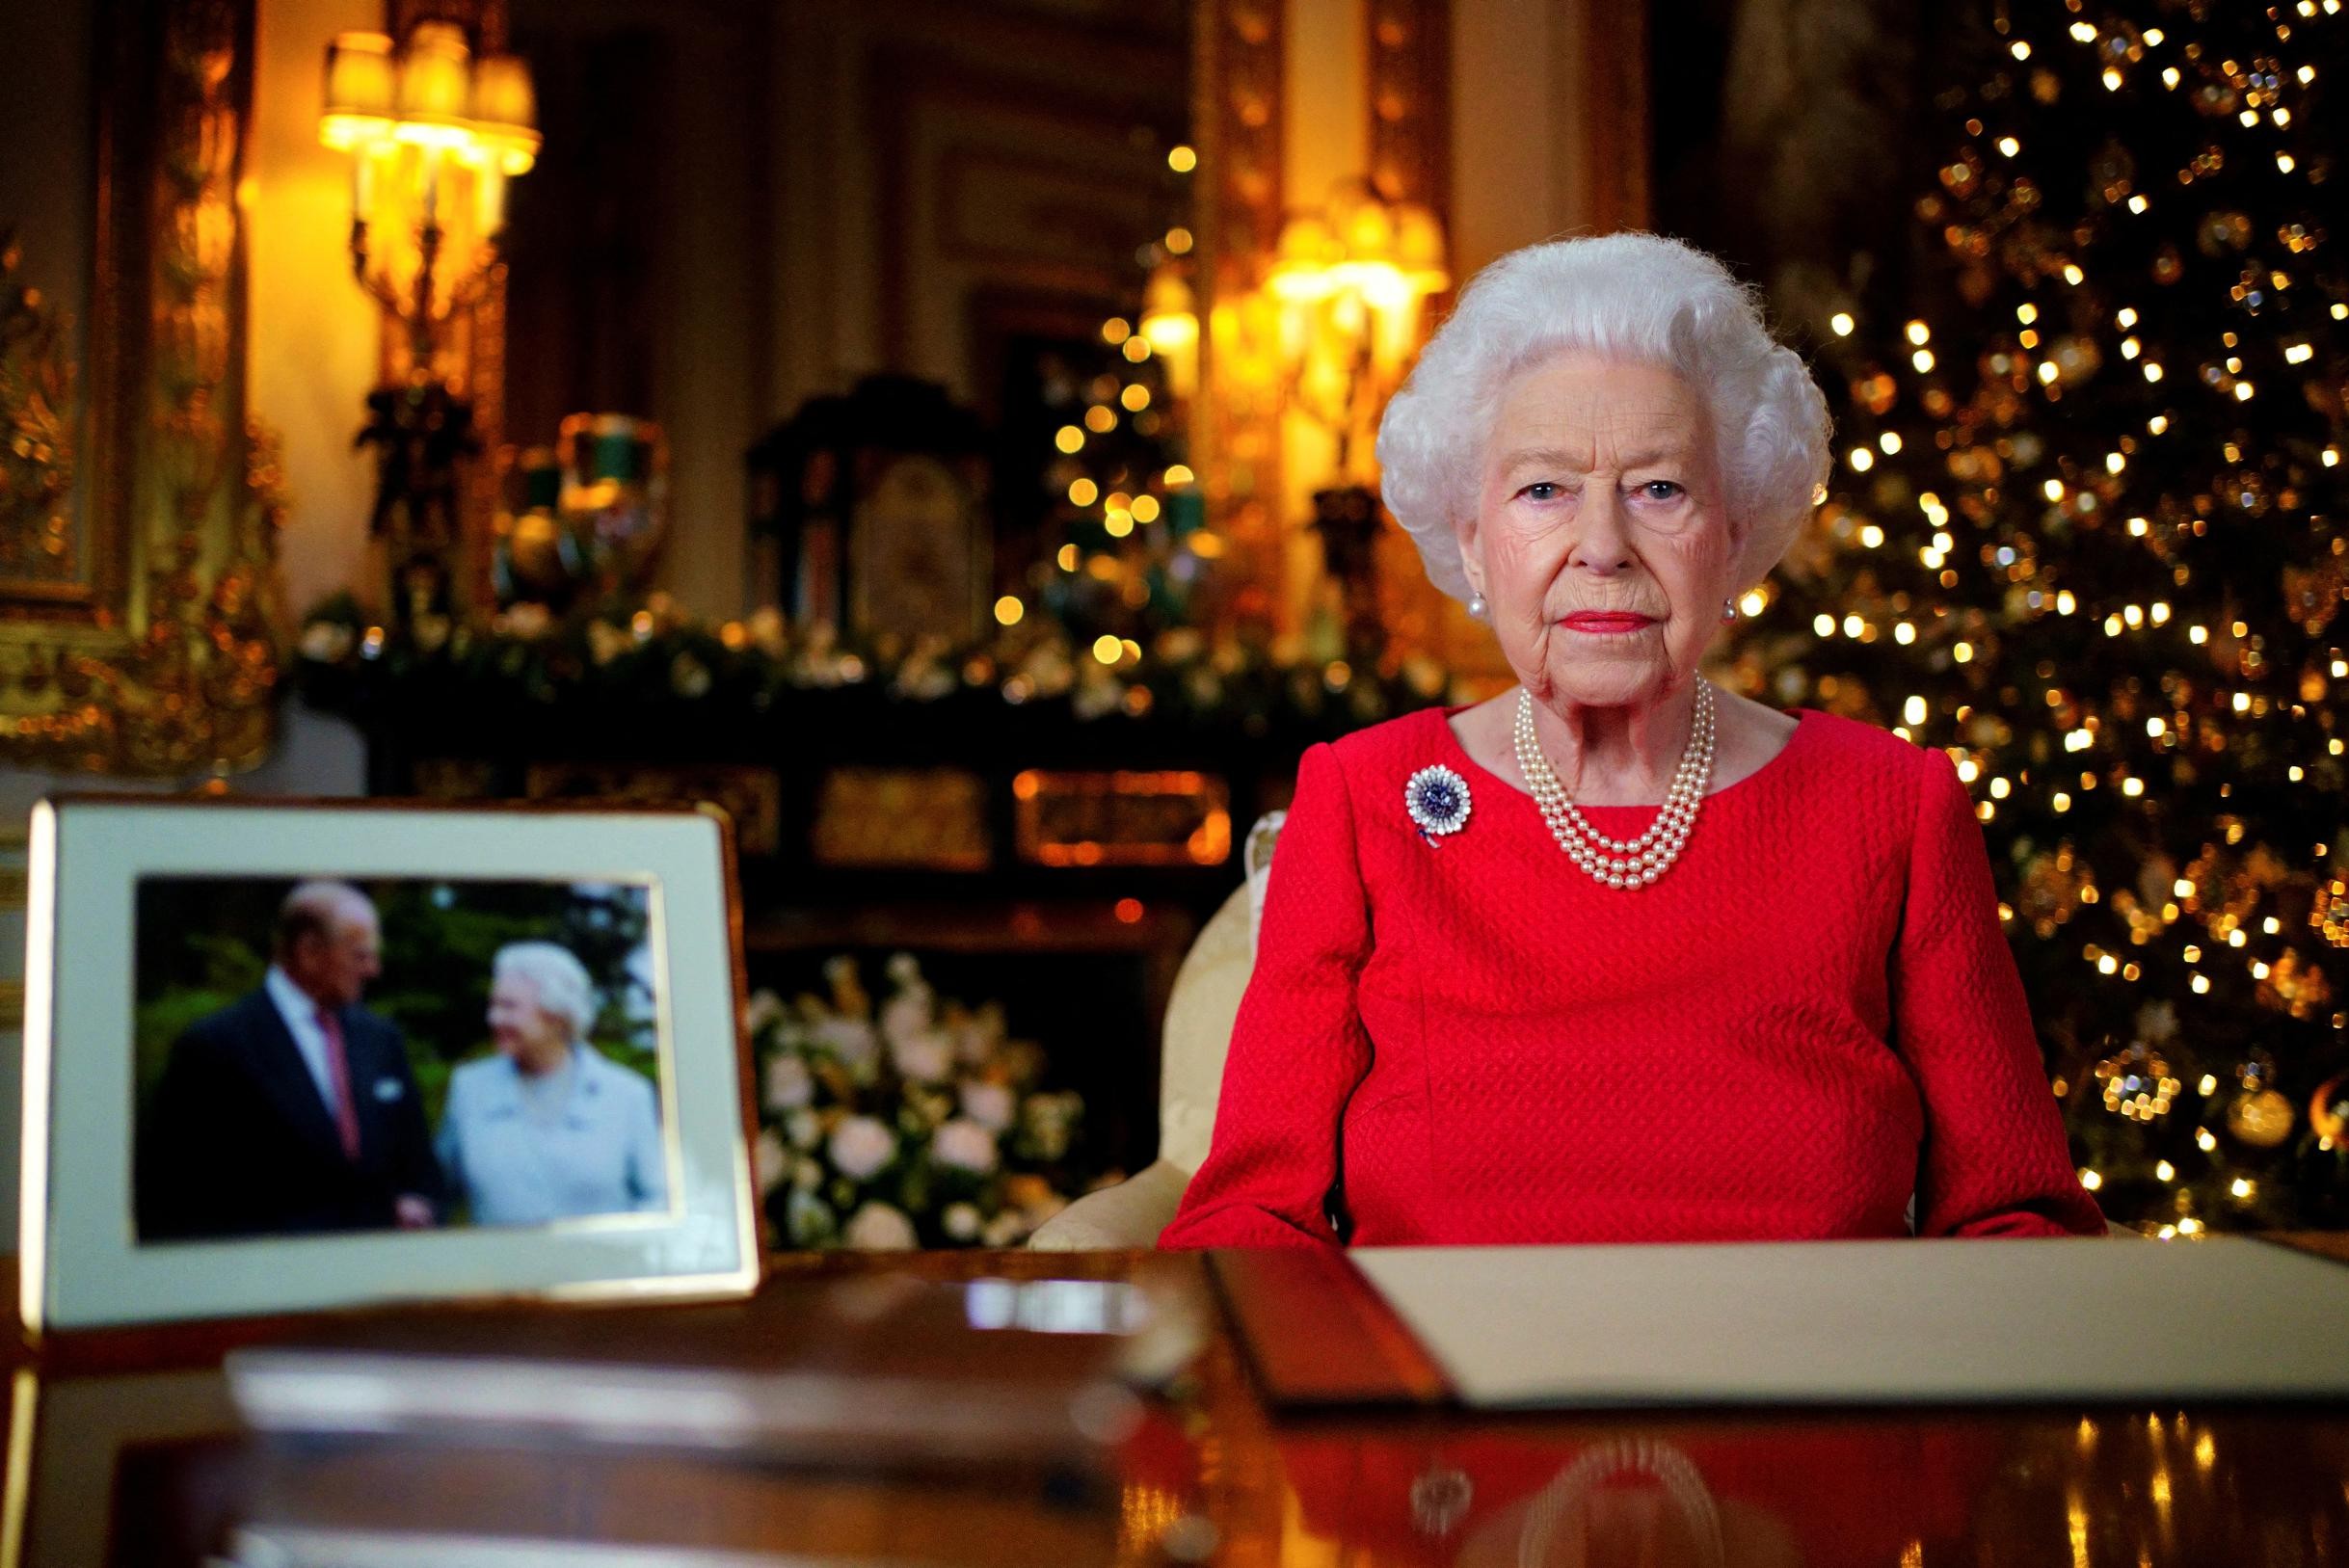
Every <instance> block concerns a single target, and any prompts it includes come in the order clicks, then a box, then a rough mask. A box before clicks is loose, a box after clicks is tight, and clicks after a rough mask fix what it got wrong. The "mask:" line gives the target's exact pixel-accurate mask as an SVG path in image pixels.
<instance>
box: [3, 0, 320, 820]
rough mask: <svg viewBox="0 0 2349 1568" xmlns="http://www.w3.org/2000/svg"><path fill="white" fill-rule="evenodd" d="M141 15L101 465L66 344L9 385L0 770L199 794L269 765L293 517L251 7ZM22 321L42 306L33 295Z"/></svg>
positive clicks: (103, 282)
mask: <svg viewBox="0 0 2349 1568" xmlns="http://www.w3.org/2000/svg"><path fill="white" fill-rule="evenodd" d="M141 14H142V16H143V17H146V18H147V19H146V20H144V21H142V22H139V23H137V24H135V25H134V24H126V25H133V26H134V31H133V33H132V34H131V35H129V36H125V37H123V38H120V39H117V40H111V41H112V44H113V46H114V47H116V48H119V49H120V50H122V51H125V52H126V53H127V54H128V55H130V56H132V57H137V56H144V57H146V58H147V60H148V61H151V62H152V65H151V66H148V67H144V68H126V69H124V70H122V71H120V72H119V73H117V77H116V79H117V80H119V81H120V82H122V83H123V84H125V85H124V86H122V87H120V88H118V89H114V90H110V91H111V92H112V93H114V94H116V95H110V96H106V97H102V98H101V101H100V103H99V119H100V128H101V134H100V136H99V139H98V145H99V146H100V147H101V148H103V149H104V162H103V164H102V167H101V168H100V170H99V188H98V191H97V206H98V209H99V211H100V213H101V221H100V224H99V227H98V237H99V243H98V248H97V264H96V266H95V268H94V269H93V276H94V278H95V279H97V281H96V283H95V284H94V285H93V295H92V299H91V303H90V310H89V332H88V336H89V359H90V362H91V363H93V364H95V365H103V366H107V367H110V369H109V374H107V375H106V376H104V377H102V378H101V377H97V376H93V377H92V378H91V383H90V385H89V387H88V404H87V408H86V409H85V410H84V411H83V413H84V416H85V417H86V419H87V421H88V429H89V432H90V436H89V439H88V445H87V449H86V451H85V452H82V453H76V452H75V451H74V450H73V449H72V446H71V444H70V443H69V442H67V440H66V439H65V432H66V431H67V430H68V429H70V428H71V415H70V414H68V413H67V397H68V395H69V393H70V383H69V382H68V381H66V380H65V379H64V378H63V376H62V374H61V373H57V372H53V371H51V370H48V369H46V368H43V366H42V359H41V354H40V352H39V350H38V348H37V345H38V344H39V343H40V341H41V337H42V333H43V332H54V331H55V330H56V329H55V328H54V326H53V325H43V324H40V323H31V322H28V324H27V325H26V327H25V328H24V331H25V332H26V334H27V335H25V336H24V337H22V338H12V339H11V341H12V342H13V343H14V344H16V345H17V346H19V347H22V348H27V349H29V350H31V352H28V353H27V354H25V355H23V356H22V357H20V358H19V359H16V360H13V361H12V363H11V367H10V373H9V375H8V376H7V378H6V380H5V385H4V386H0V428H5V429H6V430H7V431H8V432H9V435H8V438H7V439H8V441H9V443H10V449H11V454H12V455H11V458H10V461H9V465H8V467H7V470H6V478H5V493H6V497H7V499H6V502H5V503H4V504H0V516H4V518H5V531H6V533H7V536H8V538H9V540H10V541H11V542H12V543H13V545H14V546H15V549H16V553H17V556H18V557H19V559H18V561H17V563H16V564H15V565H14V566H13V567H12V568H11V569H10V570H8V571H4V572H0V610H5V612H7V613H6V614H5V616H0V756H4V757H7V758H8V759H9V760H11V761H13V762H17V763H21V764H29V765H32V766H38V767H49V768H68V769H76V770H89V771H94V772H106V773H126V774H150V775H165V776H185V775H188V774H191V773H198V772H203V771H211V770H225V769H228V768H235V767H241V766H247V765H250V764H252V763H254V762H256V761H258V760H260V758H261V757H262V756H263V755H264V754H265V753H266V752H267V750H268V746H269V740H270V734H271V726H272V707H271V701H272V697H273V694H274V691H275V687H276V682H277V649H276V641H275V634H274V627H275V625H276V619H277V617H276V609H277V594H278V588H277V575H276V557H277V536H278V531H279V527H280V522H281V519H282V517H283V512H284V502H283V498H282V494H281V491H280V479H279V470H280V464H279V458H278V453H277V447H276V443H275V441H274V440H273V439H270V437H269V436H268V435H267V434H266V433H265V432H264V431H263V430H262V429H261V428H260V427H259V426H258V425H256V424H254V423H253V422H252V421H251V420H250V419H249V418H248V417H247V414H246V411H245V385H244V361H245V354H244V317H245V304H244V301H245V279H244V265H245V262H244V246H243V222H242V213H241V210H240V209H239V207H238V205H237V202H236V199H235V191H236V185H237V181H238V178H239V177H240V173H241V170H242V164H243V156H244V146H245V132H246V128H247V125H248V123H249V120H250V109H251V98H252V87H253V54H254V51H253V40H254V3H253V0H168V3H167V4H164V5H162V6H159V7H157V8H154V9H153V11H152V12H151V13H141ZM140 82H146V83H147V86H146V87H145V88H143V89H142V90H140V91H139V92H138V93H136V94H135V95H133V94H132V90H131V87H130V85H128V84H134V83H140ZM11 271H12V272H13V267H12V268H11ZM13 303H14V304H15V305H16V306H20V307H21V309H22V310H24V311H39V310H40V308H41V306H40V302H39V301H38V299H37V298H36V299H27V298H25V296H24V294H23V293H22V292H21V291H20V292H18V293H17V294H15V295H14V296H13ZM17 319H18V320H20V321H21V320H26V319H27V318H24V317H23V316H21V315H20V316H19V317H17ZM51 319H52V320H53V318H51ZM77 461H78V462H86V463H87V465H89V469H90V472H91V473H92V474H93V476H95V477H96V482H93V483H92V484H90V485H89V486H87V487H86V489H87V492H88V494H89V501H88V504H87V510H86V516H85V518H83V522H82V527H81V528H80V529H79V531H78V532H79V537H80V542H79V543H78V544H77V543H75V542H74V538H73V536H74V533H75V530H74V529H73V528H72V527H71V525H70V522H69V521H68V522H67V523H66V524H65V525H64V527H63V529H62V533H61V534H52V533H51V530H52V529H53V528H54V527H56V526H57V524H56V522H55V521H54V520H53V519H56V518H62V517H64V512H63V507H62V502H63V498H64V496H65V495H66V494H67V490H68V488H69V486H70V483H71V474H72V470H73V467H74V465H75V464H76V462H77ZM52 497H53V498H52ZM53 537H63V538H64V539H65V540H66V541H67V543H66V544H65V545H63V547H59V548H52V547H51V546H50V545H49V543H48V540H49V539H51V538H53ZM27 559H30V560H33V561H34V563H35V566H34V570H32V571H25V570H24V561H25V560H27Z"/></svg>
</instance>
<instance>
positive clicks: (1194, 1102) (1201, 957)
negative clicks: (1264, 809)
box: [1159, 811, 1288, 1172]
mask: <svg viewBox="0 0 2349 1568" xmlns="http://www.w3.org/2000/svg"><path fill="white" fill-rule="evenodd" d="M1287 817H1288V813H1287V812H1285V811H1274V812H1272V813H1271V814H1269V815H1268V816H1266V817H1263V818H1261V819H1260V820H1259V821H1258V822H1257V824H1256V826H1255V827H1253V828H1251V829H1249V830H1248V837H1247V838H1246V839H1245V840H1244V841H1243V843H1242V844H1241V866H1242V868H1243V869H1244V870H1245V871H1246V872H1247V881H1246V882H1245V883H1243V884H1242V885H1241V886H1240V887H1238V888H1235V889H1233V890H1232V895H1231V897H1229V898H1227V899H1225V900H1224V901H1223V906H1222V907H1221V908H1220V909H1218V910H1216V911H1215V915H1214V916H1213V917H1211V918H1210V919H1209V920H1208V922H1207V924H1206V926H1205V927H1204V928H1202V929H1201V931H1200V932H1199V936H1198V940H1196V941H1195V942H1193V943H1191V946H1190V951H1189V952H1188V953H1187V954H1185V955H1184V958H1183V967H1182V968H1181V969H1180V970H1177V971H1176V972H1175V982H1174V989H1173V991H1172V992H1171V993H1170V994H1169V995H1168V997H1167V998H1166V1026H1165V1030H1164V1032H1163V1034H1162V1035H1161V1051H1160V1064H1159V1158H1161V1159H1162V1160H1165V1161H1166V1162H1167V1163H1169V1164H1172V1165H1177V1166H1180V1167H1181V1168H1182V1169H1183V1170H1184V1171H1186V1172H1190V1171H1195V1170H1197V1169H1198V1168H1199V1167H1200V1166H1201V1165H1202V1164H1204V1163H1206V1160H1207V1149H1208V1144H1209V1141H1210V1140H1211V1139H1212V1138H1213V1137H1214V1135H1215V1099H1216V1096H1217V1095H1219V1094H1220V1093H1221V1092H1222V1089H1223V1059H1224V1057H1225V1056H1226V1055H1227V1054H1229V1052H1230V1050H1231V1049H1232V1023H1233V1021H1234V1020H1235V1019H1237V1018H1238V1017H1239V1016H1240V998H1241V995H1242V994H1243V993H1245V992H1246V990H1247V989H1248V971H1249V970H1251V969H1252V968H1253V967H1254V965H1255V961H1256V933H1257V930H1258V928H1259V927H1260V926H1261V924H1262V923H1263V919H1264V892H1265V882H1266V877H1267V875H1268V873H1269V871H1270V870H1271V866H1272V845H1273V842H1274V840H1275V839H1277V838H1278V837H1280V830H1281V824H1282V823H1283V822H1284V821H1285V820H1287Z"/></svg>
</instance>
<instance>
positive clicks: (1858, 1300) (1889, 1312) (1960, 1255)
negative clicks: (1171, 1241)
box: [1215, 1237, 2349, 1409]
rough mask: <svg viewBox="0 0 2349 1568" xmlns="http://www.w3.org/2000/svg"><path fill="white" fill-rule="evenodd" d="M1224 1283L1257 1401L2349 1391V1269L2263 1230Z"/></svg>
mask: <svg viewBox="0 0 2349 1568" xmlns="http://www.w3.org/2000/svg"><path fill="white" fill-rule="evenodd" d="M1215 1280H1216V1284H1217V1287H1218V1289H1219V1290H1220V1291H1221V1293H1222V1295H1223V1298H1224V1302H1225V1306H1226V1308H1227V1310H1228V1312H1229V1313H1230V1315H1231V1316H1232V1318H1233V1321H1234V1324H1235V1327H1236V1329H1237V1331H1238V1334H1239V1337H1240V1339H1241V1343H1242V1344H1243V1346H1244V1347H1245V1349H1246V1352H1247V1355H1248V1358H1249V1361H1250V1363H1251V1366H1252V1368H1253V1369H1254V1371H1255V1374H1256V1377H1257V1380H1258V1382H1259V1384H1260V1385H1261V1386H1262V1388H1263V1390H1264V1393H1265V1395H1266V1397H1267V1398H1268V1399H1269V1400H1270V1401H1272V1402H1273V1403H1275V1404H1280V1405H1287V1406H1292V1407H1309V1406H1322V1407H1337V1406H1348V1405H1367V1404H1386V1405H1394V1404H1421V1405H1428V1404H1452V1403H1457V1404H1462V1405H1466V1406H1469V1407H1471V1408H1478V1409H1511V1408H1515V1409H1604V1408H1610V1407H1615V1408H1624V1407H1655V1406H1688V1407H1704V1406H1741V1405H1744V1406H1750V1405H1773V1406H1786V1405H1804V1404H1808V1405H1827V1406H1848V1405H1874V1404H1902V1405H1915V1404H1997V1405H2014V1404H2027V1403H2034V1402H2040V1401H2060V1402H2073V1403H2077V1402H2081V1401H2091V1402H2093V1401H2098V1400H2105V1399H2116V1400H2140V1399H2149V1398H2155V1399H2179V1400H2185V1399H2225V1400H2237V1399H2316V1400H2337V1399H2340V1398H2343V1397H2349V1267H2345V1266H2343V1264H2342V1263H2341V1262H2338V1261H2336V1260H2334V1259H2330V1258H2326V1257H2320V1256H2314V1255H2312V1254H2310V1253H2309V1252H2304V1251H2296V1250H2292V1249H2289V1248H2286V1247H2282V1246H2276V1245H2271V1244H2269V1243H2267V1242H2264V1241H2261V1240H2256V1239H2254V1238H2250V1237H2218V1238H2213V1239H2210V1240H2206V1241H2197V1242H2191V1243H2188V1242H2178V1243H2156V1242H2151V1241H2138V1240H2133V1239H2117V1238H2096V1239H2086V1238H2079V1239H2031V1240H1962V1241H1960V1240H1930V1241H1927V1240H1904V1241H1822V1242H1772V1243H1739V1244H1725V1245H1714V1246H1679V1245H1672V1246H1573V1247H1392V1248H1376V1247H1372V1248H1358V1249H1355V1250H1354V1251H1352V1252H1349V1253H1346V1254H1343V1255H1341V1254H1338V1253H1333V1252H1301V1251H1300V1252H1294V1253H1290V1252H1256V1253H1239V1252H1233V1253H1218V1254H1216V1255H1215ZM2116 1345H2136V1346H2144V1345H2158V1346H2160V1347H2161V1353H2160V1354H2158V1355H2142V1354H2128V1355H2115V1354H2114V1353H2113V1348H2114V1346H2116Z"/></svg>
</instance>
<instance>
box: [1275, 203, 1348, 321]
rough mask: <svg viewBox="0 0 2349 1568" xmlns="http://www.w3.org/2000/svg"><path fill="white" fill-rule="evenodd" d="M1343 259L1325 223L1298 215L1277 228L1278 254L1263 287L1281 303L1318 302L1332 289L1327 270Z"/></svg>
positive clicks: (1312, 216)
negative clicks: (1279, 228) (1278, 234)
mask: <svg viewBox="0 0 2349 1568" xmlns="http://www.w3.org/2000/svg"><path fill="white" fill-rule="evenodd" d="M1345 255H1346V252H1345V249H1344V247H1342V246H1341V245H1340V244H1339V243H1338V238H1337V236H1336V235H1335V234H1333V233H1331V232H1330V228H1329V224H1328V223H1327V221H1326V220H1324V219H1322V218H1321V217H1318V216H1316V215H1315V214H1313V213H1299V214H1298V215H1296V216H1295V217H1293V218H1291V219H1290V220H1289V221H1288V222H1287V223H1285V224H1283V225H1282V226H1281V237H1280V251H1279V252H1278V254H1277V255H1276V256H1275V258H1274V260H1273V263H1272V275H1271V277H1270V278H1268V279H1266V286H1267V287H1268V288H1270V289H1271V290H1272V292H1273V293H1274V294H1275V295H1277V296H1279V297H1280V298H1282V299H1284V300H1318V299H1320V298H1321V297H1322V296H1323V295H1326V294H1328V293H1329V292H1330V291H1331V290H1332V289H1334V288H1335V287H1336V284H1335V282H1334V281H1333V280H1332V279H1331V278H1330V269H1331V268H1332V267H1333V266H1335V265H1336V264H1337V263H1339V262H1340V261H1342V260H1344V259H1345Z"/></svg>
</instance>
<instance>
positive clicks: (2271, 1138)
mask: <svg viewBox="0 0 2349 1568" xmlns="http://www.w3.org/2000/svg"><path fill="white" fill-rule="evenodd" d="M2298 1119H2299V1118H2298V1116H2297V1114H2296V1113H2295V1112H2294V1111H2293V1109H2292V1103H2291V1102H2290V1101H2289V1100H2286V1099H2285V1098H2284V1097H2283V1096H2282V1094H2281V1093H2280V1092H2278V1091H2277V1090H2274V1089H2252V1090H2248V1091H2246V1092H2244V1093H2242V1094H2239V1095H2237V1096H2235V1098H2234V1099H2233V1100H2232V1101H2231V1102H2229V1104H2228V1106H2227V1130H2228V1131H2229V1132H2231V1133H2233V1134H2234V1135H2235V1137H2237V1138H2238V1139H2240V1140H2241V1141H2243V1142H2244V1143H2248V1144H2250V1145H2251V1146H2252V1147H2253V1148H2255V1149H2273V1148H2275V1147H2276V1146H2277V1145H2278V1144H2280V1143H2282V1141H2283V1140H2284V1139H2286V1138H2288V1137H2290V1136H2291V1135H2292V1124H2293V1123H2294V1122H2295V1121H2297V1120H2298Z"/></svg>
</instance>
